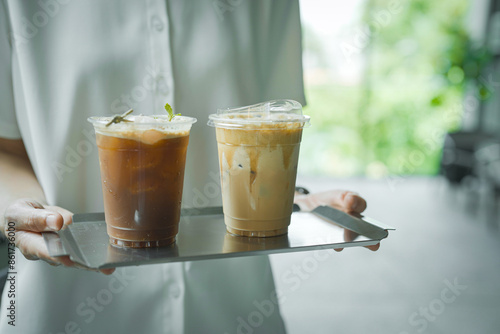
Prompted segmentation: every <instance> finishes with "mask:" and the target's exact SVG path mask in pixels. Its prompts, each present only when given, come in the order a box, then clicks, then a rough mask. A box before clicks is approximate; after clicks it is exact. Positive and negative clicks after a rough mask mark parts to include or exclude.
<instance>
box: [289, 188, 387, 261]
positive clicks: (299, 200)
mask: <svg viewBox="0 0 500 334" xmlns="http://www.w3.org/2000/svg"><path fill="white" fill-rule="evenodd" d="M294 202H295V203H296V204H298V205H299V206H300V209H301V210H303V211H311V210H314V208H316V207H318V206H320V205H329V206H332V207H334V208H336V209H338V210H342V211H344V212H346V213H350V214H353V215H356V214H358V215H359V214H360V213H361V212H363V211H365V209H366V201H365V200H364V199H363V198H362V197H361V196H359V195H358V194H356V193H354V192H352V191H346V190H330V191H325V192H321V193H315V194H309V195H296V196H295V200H294ZM346 231H347V230H346ZM379 247H380V243H378V244H376V245H373V246H366V248H368V249H370V250H372V251H376V250H378V249H379ZM342 249H343V248H337V249H335V250H336V251H338V252H340V251H342Z"/></svg>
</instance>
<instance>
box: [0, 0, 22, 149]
mask: <svg viewBox="0 0 500 334" xmlns="http://www.w3.org/2000/svg"><path fill="white" fill-rule="evenodd" d="M6 6H7V5H6V3H5V2H4V1H1V0H0V137H2V138H8V139H20V138H21V133H20V131H19V126H18V124H17V119H16V110H15V107H14V94H13V86H12V46H11V44H10V39H9V30H10V28H9V20H8V13H7V8H6Z"/></svg>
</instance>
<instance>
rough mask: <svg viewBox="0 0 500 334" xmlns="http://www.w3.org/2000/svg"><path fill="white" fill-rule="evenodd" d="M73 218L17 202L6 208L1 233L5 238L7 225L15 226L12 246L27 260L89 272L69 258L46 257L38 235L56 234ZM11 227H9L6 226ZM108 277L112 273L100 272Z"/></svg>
mask: <svg viewBox="0 0 500 334" xmlns="http://www.w3.org/2000/svg"><path fill="white" fill-rule="evenodd" d="M72 216H73V214H72V213H71V212H69V211H68V210H66V209H63V208H61V207H58V206H45V207H44V206H43V205H42V204H40V203H38V202H37V201H34V200H31V199H19V200H17V201H15V202H13V203H12V204H11V205H9V206H8V207H7V209H6V210H5V214H4V220H5V222H4V226H3V227H4V233H5V235H7V236H8V228H9V222H13V223H14V224H15V231H14V232H15V241H14V243H15V245H16V247H17V248H19V250H20V251H21V253H23V255H24V256H25V257H26V258H27V259H28V260H39V259H40V260H44V261H45V262H47V263H49V264H50V265H53V266H59V265H61V264H62V265H64V266H66V267H76V268H81V269H87V270H93V269H90V268H87V267H85V266H82V265H80V264H78V263H75V262H73V261H71V259H70V258H69V256H60V257H52V256H50V255H49V252H48V249H47V246H46V245H45V241H44V240H43V236H42V233H41V232H49V231H51V232H56V231H59V230H61V229H64V228H66V227H67V226H68V225H69V224H71V223H72ZM10 225H12V224H10ZM100 271H101V272H102V273H103V274H106V275H109V274H112V273H113V271H114V269H101V270H100Z"/></svg>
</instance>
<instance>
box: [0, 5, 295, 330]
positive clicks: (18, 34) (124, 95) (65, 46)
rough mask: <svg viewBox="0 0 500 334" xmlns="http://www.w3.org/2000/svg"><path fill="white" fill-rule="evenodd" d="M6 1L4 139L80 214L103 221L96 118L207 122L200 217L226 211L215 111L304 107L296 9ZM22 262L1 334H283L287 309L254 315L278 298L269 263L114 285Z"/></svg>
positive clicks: (190, 167) (141, 276)
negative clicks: (160, 116)
mask: <svg viewBox="0 0 500 334" xmlns="http://www.w3.org/2000/svg"><path fill="white" fill-rule="evenodd" d="M0 1H1V3H0V57H1V58H0V99H1V100H0V101H1V105H2V107H1V109H0V137H4V138H11V139H19V138H22V139H23V140H24V143H25V146H26V148H27V151H28V154H29V157H30V160H31V163H32V165H33V168H34V170H35V173H36V175H37V177H38V180H39V181H40V184H41V185H42V187H43V189H44V192H45V195H46V198H47V201H48V203H49V204H52V205H59V206H61V207H64V208H67V209H68V210H71V211H72V212H74V213H78V212H96V211H102V210H103V205H102V192H101V184H100V177H99V165H98V157H97V148H96V145H95V138H94V134H93V130H92V126H91V125H90V124H89V123H87V121H86V119H87V117H89V116H91V115H113V114H117V113H121V112H123V111H125V110H127V109H129V108H133V109H134V110H135V113H137V114H139V113H142V114H155V113H162V112H163V106H164V104H165V103H166V102H169V103H170V104H171V105H173V107H174V111H175V112H176V113H182V114H183V115H187V116H193V117H196V118H198V123H197V124H195V125H194V126H193V128H192V130H191V137H190V144H189V148H188V156H187V162H186V175H185V182H184V197H183V206H184V207H202V206H210V205H220V204H221V195H220V185H219V174H218V170H219V167H218V161H217V151H216V150H217V147H216V141H215V134H214V130H213V128H210V127H208V126H206V121H207V117H208V114H210V113H213V112H215V111H216V109H217V108H221V107H229V106H238V105H247V104H252V103H257V102H261V101H266V100H271V99H279V98H290V99H295V100H298V101H300V102H304V95H303V83H302V65H301V35H300V22H299V9H298V2H297V1H288V0H283V1H225V0H216V1H211V0H208V1H201V0H199V1H192V0H191V1H181V0H178V1H168V2H167V1H165V0H146V1H132V0H129V1H119V0H106V1H102V0H85V1H83V0H72V1H71V0H40V1H19V0H12V1H9V0H0ZM17 262H18V268H17V271H18V282H17V284H18V286H17V290H18V294H17V298H16V306H17V321H16V327H11V326H9V325H8V324H7V318H6V309H5V307H4V305H2V307H1V314H0V331H1V332H2V333H11V332H12V333H59V332H68V333H71V332H75V333H78V330H79V329H81V332H82V333H90V332H92V333H108V332H114V333H182V332H186V333H237V332H238V330H239V331H240V332H243V333H245V332H248V328H250V329H252V330H253V333H260V332H263V333H264V332H266V333H280V332H283V331H284V327H283V322H282V320H281V317H280V315H279V310H278V307H277V306H275V309H274V310H273V312H271V314H265V315H264V316H262V319H263V320H262V322H260V318H259V316H258V315H257V313H259V312H260V314H261V315H262V314H263V313H266V312H264V311H259V308H258V306H256V305H260V304H259V303H260V302H261V301H264V300H270V298H271V299H272V297H270V295H271V294H272V293H273V290H274V283H273V278H272V273H271V268H270V265H269V261H268V258H267V257H246V258H237V259H228V260H210V261H196V262H188V263H176V264H164V265H149V266H142V267H129V268H124V269H118V270H117V271H116V274H114V275H112V276H110V277H106V276H104V275H101V274H97V273H93V272H85V271H81V270H75V269H66V268H61V267H57V268H54V267H51V266H49V265H47V264H46V263H44V262H42V261H27V260H25V259H24V258H23V256H22V254H20V253H19V252H18V254H17ZM127 276H131V277H133V278H131V279H130V280H129V279H127V278H126V277H127ZM5 300H8V298H7V297H6V293H5V291H4V295H3V301H5ZM256 312H257V313H256ZM248 326H249V327H248ZM245 327H246V329H245Z"/></svg>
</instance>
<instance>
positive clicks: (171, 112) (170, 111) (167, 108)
mask: <svg viewBox="0 0 500 334" xmlns="http://www.w3.org/2000/svg"><path fill="white" fill-rule="evenodd" d="M165 110H166V111H167V114H168V121H169V122H171V121H172V119H173V118H174V117H175V116H180V115H181V114H174V111H173V110H172V107H171V106H170V104H168V103H167V104H165Z"/></svg>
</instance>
